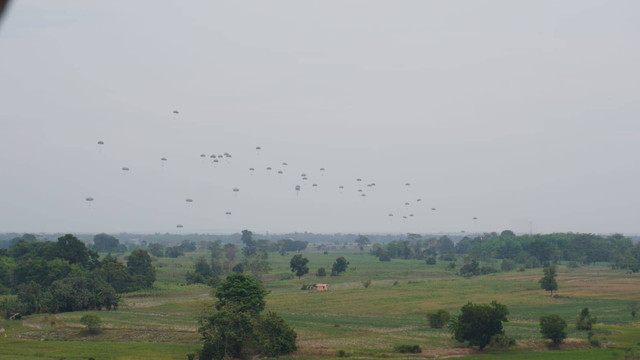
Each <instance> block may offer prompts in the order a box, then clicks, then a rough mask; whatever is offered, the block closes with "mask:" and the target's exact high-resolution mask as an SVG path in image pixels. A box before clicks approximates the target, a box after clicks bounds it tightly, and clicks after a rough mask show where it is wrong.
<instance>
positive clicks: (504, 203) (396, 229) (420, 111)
mask: <svg viewBox="0 0 640 360" xmlns="http://www.w3.org/2000/svg"><path fill="white" fill-rule="evenodd" d="M638 10H640V4H639V3H637V2H634V1H616V2H607V1H595V0H589V1H566V2H562V3H557V2H552V1H536V2H533V1H532V2H517V3H515V2H509V1H488V2H482V3H477V2H473V1H461V2H455V3H454V2H421V1H407V2H402V3H397V2H382V1H366V2H365V1H352V2H339V1H324V2H321V3H306V2H296V1H282V2H277V3H273V2H268V3H266V2H257V1H250V2H242V3H237V2H216V3H210V2H205V1H194V2H188V3H185V2H179V1H166V2H162V3H157V2H151V1H132V2H127V6H122V5H121V4H117V3H113V2H107V3H104V2H98V1H83V2H77V1H70V0H65V1H57V2H55V3H50V2H40V1H33V0H21V1H14V2H12V3H11V4H10V6H9V9H8V11H7V13H6V14H5V16H4V18H3V19H2V23H1V24H0V54H1V56H0V79H2V80H1V81H0V126H1V127H0V133H1V134H2V135H3V136H2V138H1V141H0V166H2V176H0V189H1V193H0V194H1V198H0V232H29V233H39V232H63V233H64V232H82V233H98V232H108V233H114V232H141V233H155V232H160V233H164V232H173V233H177V232H182V233H195V232H199V233H230V232H238V231H241V230H243V229H250V230H252V231H254V232H256V233H264V232H267V231H268V232H271V233H288V232H296V231H297V232H304V231H309V232H316V233H336V232H342V233H349V232H350V233H406V232H415V233H430V232H460V231H463V230H464V231H467V232H482V231H489V232H490V231H498V232H499V231H501V230H505V229H510V230H512V231H514V232H516V233H529V232H530V231H532V232H534V233H549V232H565V231H573V232H590V233H614V232H619V233H626V234H631V233H636V234H637V233H640V221H639V216H638V209H639V208H640V191H639V190H638V179H639V178H640V167H639V165H640V164H639V161H638V156H639V155H638V154H640V121H639V120H638V118H639V116H638V115H640V105H639V104H640V101H639V100H640V71H639V70H640V46H639V45H640V37H639V36H638V34H639V33H640V24H639V23H638V22H637V21H636V19H635V14H637V13H638ZM174 110H177V111H178V113H177V114H175V113H174V112H173V111H174ZM99 141H102V142H104V144H102V145H99V144H98V142H99ZM257 147H260V149H257ZM224 153H228V154H229V155H231V157H229V156H225V155H223V154H224ZM201 155H205V156H204V157H201ZM211 155H215V156H216V158H215V159H216V160H218V162H217V163H214V162H213V158H212V157H211ZM162 158H166V160H161V159H162ZM283 163H286V165H283ZM268 167H270V168H271V170H267V168H268ZM123 168H128V169H129V170H122V169H123ZM251 168H253V169H254V170H250V169H251ZM321 168H322V169H324V170H320V169H321ZM278 171H282V172H283V173H282V174H278ZM302 174H306V175H307V176H306V177H307V178H308V179H307V180H303V179H302ZM357 179H361V181H358V180H357ZM373 183H375V185H372V184H373ZM313 184H317V186H313ZM407 184H409V185H407ZM296 185H300V191H296V190H295V187H296ZM368 185H369V186H368ZM339 186H343V188H342V189H341V188H339ZM234 189H238V191H234ZM358 190H362V191H358ZM362 194H365V195H366V196H362ZM88 198H91V199H93V200H92V201H87V199H88ZM187 199H191V200H192V201H187ZM418 199H420V201H418ZM406 203H409V204H408V205H406ZM433 209H435V210H433ZM227 213H230V214H227ZM389 214H393V215H394V216H389ZM404 217H406V219H405V218H404ZM474 218H476V219H474ZM177 225H182V228H177Z"/></svg>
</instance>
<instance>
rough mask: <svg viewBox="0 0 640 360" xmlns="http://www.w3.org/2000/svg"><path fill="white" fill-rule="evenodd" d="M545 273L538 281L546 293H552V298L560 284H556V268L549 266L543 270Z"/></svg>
mask: <svg viewBox="0 0 640 360" xmlns="http://www.w3.org/2000/svg"><path fill="white" fill-rule="evenodd" d="M542 271H543V272H544V276H543V277H542V278H541V279H540V280H539V281H538V282H539V283H540V287H541V288H543V289H544V290H546V291H551V296H553V291H554V290H558V283H557V282H556V267H555V266H549V267H546V268H544V269H543V270H542Z"/></svg>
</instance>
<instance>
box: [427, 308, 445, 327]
mask: <svg viewBox="0 0 640 360" xmlns="http://www.w3.org/2000/svg"><path fill="white" fill-rule="evenodd" d="M450 318H451V315H450V314H449V312H448V311H447V310H444V309H440V310H438V311H435V312H429V313H427V320H428V321H429V326H430V327H432V328H434V329H442V328H443V327H444V326H445V325H447V323H448V322H449V319H450Z"/></svg>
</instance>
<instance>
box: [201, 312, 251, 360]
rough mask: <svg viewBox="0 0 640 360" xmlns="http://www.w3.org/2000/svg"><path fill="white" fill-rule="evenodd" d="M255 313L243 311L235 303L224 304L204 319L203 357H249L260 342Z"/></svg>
mask: <svg viewBox="0 0 640 360" xmlns="http://www.w3.org/2000/svg"><path fill="white" fill-rule="evenodd" d="M254 316H255V315H254V314H252V313H250V312H247V311H242V310H240V309H239V308H237V307H236V306H235V305H234V304H226V305H223V306H220V307H219V308H218V311H216V312H215V313H213V314H212V315H211V316H209V317H207V318H205V319H203V320H201V322H200V328H199V330H198V331H199V332H200V333H201V334H202V339H203V340H204V347H203V349H202V351H201V353H200V357H199V358H200V359H202V360H210V359H216V360H222V359H224V358H226V357H231V358H235V359H247V358H248V357H249V356H250V355H252V351H251V350H253V349H254V348H255V346H256V343H257V339H256V336H255V333H254V324H255V319H254Z"/></svg>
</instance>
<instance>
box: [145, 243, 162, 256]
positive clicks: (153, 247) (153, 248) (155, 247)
mask: <svg viewBox="0 0 640 360" xmlns="http://www.w3.org/2000/svg"><path fill="white" fill-rule="evenodd" d="M148 249H149V253H150V254H151V255H153V256H155V257H163V256H164V246H163V245H162V244H160V243H151V244H149V246H148Z"/></svg>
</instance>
